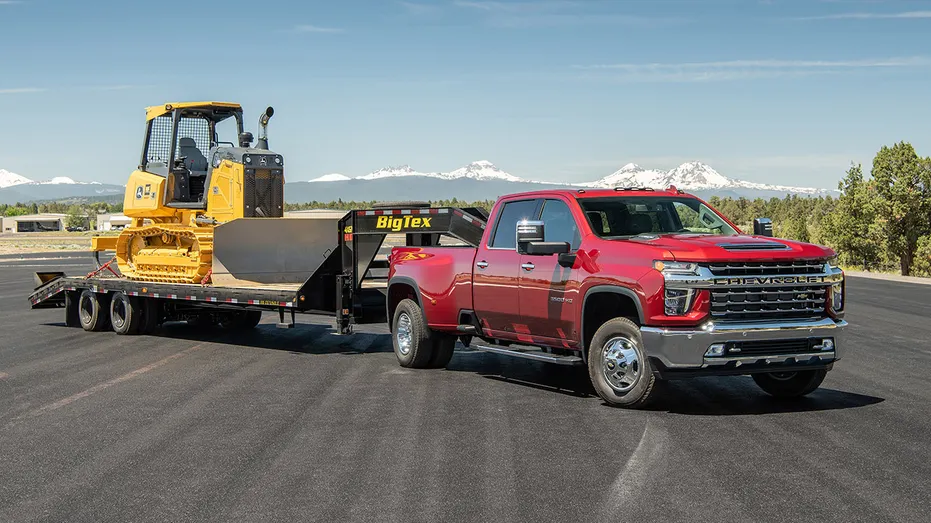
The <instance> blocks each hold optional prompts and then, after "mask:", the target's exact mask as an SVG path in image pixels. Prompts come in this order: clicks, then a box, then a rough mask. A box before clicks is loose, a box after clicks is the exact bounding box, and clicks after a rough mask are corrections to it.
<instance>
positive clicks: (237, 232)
mask: <svg viewBox="0 0 931 523" xmlns="http://www.w3.org/2000/svg"><path fill="white" fill-rule="evenodd" d="M337 214H338V212H337ZM486 219H487V213H486V211H484V210H483V209H478V208H467V209H460V208H455V207H438V208H437V207H433V208H431V207H428V206H426V205H425V204H416V203H415V204H383V205H381V206H377V208H372V209H360V210H353V211H346V212H345V214H343V215H342V216H339V217H315V218H305V217H300V218H288V219H284V220H278V221H277V223H278V224H279V225H280V227H278V228H277V229H276V231H277V232H276V233H275V234H273V235H271V237H269V229H268V226H267V225H265V224H262V223H260V222H262V221H263V219H261V218H255V219H239V220H234V221H232V222H229V223H227V224H223V225H220V226H218V227H217V228H216V232H215V236H216V240H215V246H214V247H215V252H214V258H213V267H212V272H211V274H210V277H209V278H208V279H207V282H206V283H199V284H180V283H165V282H152V281H136V280H133V279H129V278H126V277H123V276H122V275H121V274H120V273H119V271H118V270H114V267H113V264H112V263H111V262H106V263H102V262H101V259H100V257H99V254H100V253H99V252H97V253H95V259H96V260H97V268H96V269H95V270H94V271H92V272H90V273H88V274H81V275H71V276H69V275H66V274H65V273H64V272H60V271H53V272H37V273H36V274H35V279H36V287H35V290H34V291H33V292H32V293H31V294H30V296H29V302H30V304H31V307H32V308H33V309H43V308H63V309H64V313H65V323H66V324H67V325H68V326H69V327H82V328H83V329H84V330H87V331H102V330H107V329H112V330H113V331H115V332H116V333H118V334H148V333H152V332H153V331H155V330H156V328H157V327H158V325H160V324H161V323H164V322H167V321H187V322H190V323H195V324H198V325H210V326H218V327H221V328H224V329H248V328H252V327H255V326H256V325H257V324H258V323H259V321H260V320H261V317H262V313H263V312H277V314H278V323H277V326H278V327H280V328H290V327H293V326H294V324H295V316H296V314H317V315H325V316H331V317H333V318H334V320H335V327H336V331H337V333H339V334H350V333H351V332H352V327H353V325H355V324H372V323H386V322H387V321H388V318H387V312H386V311H387V308H386V306H385V304H386V299H387V298H386V295H387V289H388V281H387V276H388V260H387V257H386V256H379V251H380V250H382V248H383V246H385V245H386V240H387V241H388V243H389V244H392V245H406V246H412V247H414V246H422V247H428V246H436V245H440V244H441V243H443V244H461V245H469V246H475V245H477V243H478V241H480V239H481V237H482V233H483V231H484V227H485V220H486ZM253 227H255V230H251V229H252V228H253ZM259 231H261V235H259V234H258V232H259ZM244 238H247V239H248V240H247V241H243V239H244ZM111 261H112V260H111Z"/></svg>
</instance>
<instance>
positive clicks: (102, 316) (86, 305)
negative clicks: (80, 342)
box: [78, 289, 110, 331]
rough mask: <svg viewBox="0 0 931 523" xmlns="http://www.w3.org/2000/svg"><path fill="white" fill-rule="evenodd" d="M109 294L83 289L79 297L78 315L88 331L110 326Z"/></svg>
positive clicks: (104, 328)
mask: <svg viewBox="0 0 931 523" xmlns="http://www.w3.org/2000/svg"><path fill="white" fill-rule="evenodd" d="M109 304H110V295H109V294H97V293H96V292H92V291H91V290H90V289H84V290H83V291H81V296H80V298H79V299H78V317H79V319H80V321H81V327H82V328H83V329H84V330H86V331H102V330H106V329H107V328H109V327H110V314H108V309H109V307H107V306H108V305H109Z"/></svg>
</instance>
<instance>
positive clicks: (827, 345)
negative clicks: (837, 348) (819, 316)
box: [815, 338, 834, 350]
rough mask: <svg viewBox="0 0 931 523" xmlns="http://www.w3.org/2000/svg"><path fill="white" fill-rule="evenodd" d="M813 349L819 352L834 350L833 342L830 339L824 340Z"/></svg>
mask: <svg viewBox="0 0 931 523" xmlns="http://www.w3.org/2000/svg"><path fill="white" fill-rule="evenodd" d="M815 348H816V349H819V350H834V340H833V339H831V338H824V339H823V340H821V344H820V345H815Z"/></svg>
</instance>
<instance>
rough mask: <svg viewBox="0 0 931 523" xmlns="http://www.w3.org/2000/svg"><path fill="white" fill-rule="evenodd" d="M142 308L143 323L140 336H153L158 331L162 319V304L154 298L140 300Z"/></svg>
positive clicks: (141, 323)
mask: <svg viewBox="0 0 931 523" xmlns="http://www.w3.org/2000/svg"><path fill="white" fill-rule="evenodd" d="M139 304H140V306H141V308H142V321H140V322H139V334H152V333H154V332H155V330H156V329H158V324H159V323H160V321H161V319H162V304H161V302H159V301H158V300H155V299H152V298H142V299H141V300H139Z"/></svg>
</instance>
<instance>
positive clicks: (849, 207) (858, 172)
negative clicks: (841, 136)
mask: <svg viewBox="0 0 931 523" xmlns="http://www.w3.org/2000/svg"><path fill="white" fill-rule="evenodd" d="M837 188H838V189H840V191H841V196H840V197H839V198H838V199H837V201H836V202H835V205H834V208H833V209H832V210H831V212H830V213H829V214H827V215H826V216H825V217H824V220H823V231H822V234H823V236H824V239H825V243H827V244H828V245H830V246H831V247H833V248H834V249H835V250H836V251H838V253H839V254H840V256H841V260H842V261H844V262H846V263H857V264H861V265H862V266H863V268H864V269H869V268H870V266H874V265H876V264H878V263H879V262H880V260H881V258H882V254H881V245H880V241H879V240H880V238H877V237H876V228H875V225H874V224H875V221H876V208H875V206H874V203H875V202H874V198H873V197H872V195H871V192H872V191H871V189H870V187H869V186H868V184H867V183H866V182H865V181H864V179H863V167H862V166H861V165H855V166H854V165H852V166H851V167H850V169H848V170H847V175H846V176H845V177H844V179H843V180H841V181H840V183H838V186H837Z"/></svg>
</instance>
